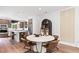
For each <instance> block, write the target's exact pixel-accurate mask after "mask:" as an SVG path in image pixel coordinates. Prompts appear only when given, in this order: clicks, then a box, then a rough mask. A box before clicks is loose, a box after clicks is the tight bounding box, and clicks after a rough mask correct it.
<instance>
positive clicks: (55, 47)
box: [46, 40, 59, 52]
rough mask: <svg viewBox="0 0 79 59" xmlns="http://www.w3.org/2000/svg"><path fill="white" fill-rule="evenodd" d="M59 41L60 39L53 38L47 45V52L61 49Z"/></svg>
mask: <svg viewBox="0 0 79 59" xmlns="http://www.w3.org/2000/svg"><path fill="white" fill-rule="evenodd" d="M58 42H59V40H52V41H51V42H50V43H49V44H48V45H47V46H46V51H47V52H55V51H57V50H59V48H58Z"/></svg>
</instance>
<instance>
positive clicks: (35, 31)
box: [32, 16, 41, 34]
mask: <svg viewBox="0 0 79 59" xmlns="http://www.w3.org/2000/svg"><path fill="white" fill-rule="evenodd" d="M32 19H33V34H39V33H40V23H41V22H40V17H39V16H34V17H33V18H32Z"/></svg>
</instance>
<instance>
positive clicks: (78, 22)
mask: <svg viewBox="0 0 79 59" xmlns="http://www.w3.org/2000/svg"><path fill="white" fill-rule="evenodd" d="M75 44H76V45H77V46H79V7H75Z"/></svg>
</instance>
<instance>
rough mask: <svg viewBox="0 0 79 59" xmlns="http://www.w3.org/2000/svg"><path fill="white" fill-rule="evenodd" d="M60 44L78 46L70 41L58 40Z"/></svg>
mask: <svg viewBox="0 0 79 59" xmlns="http://www.w3.org/2000/svg"><path fill="white" fill-rule="evenodd" d="M60 43H61V44H65V45H69V46H73V47H77V48H79V46H77V45H76V44H75V43H74V44H72V43H68V42H63V41H60Z"/></svg>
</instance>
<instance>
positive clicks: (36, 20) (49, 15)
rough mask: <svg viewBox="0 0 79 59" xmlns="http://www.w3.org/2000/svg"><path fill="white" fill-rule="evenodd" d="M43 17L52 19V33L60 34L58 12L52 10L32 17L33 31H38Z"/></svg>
mask: <svg viewBox="0 0 79 59" xmlns="http://www.w3.org/2000/svg"><path fill="white" fill-rule="evenodd" d="M43 19H49V20H51V21H52V34H55V35H59V36H60V12H59V11H54V12H52V13H47V14H44V15H38V16H34V17H33V33H40V29H41V22H42V21H43Z"/></svg>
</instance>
